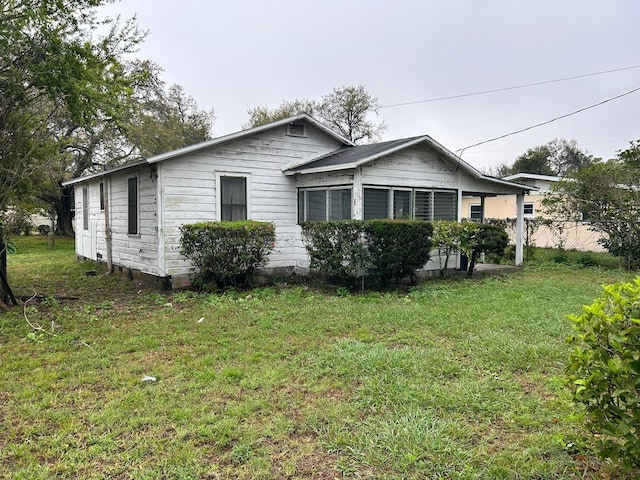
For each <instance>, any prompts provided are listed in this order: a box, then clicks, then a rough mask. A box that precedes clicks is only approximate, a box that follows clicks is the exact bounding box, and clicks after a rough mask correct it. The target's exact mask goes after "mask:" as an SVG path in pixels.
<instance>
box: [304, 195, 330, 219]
mask: <svg viewBox="0 0 640 480" xmlns="http://www.w3.org/2000/svg"><path fill="white" fill-rule="evenodd" d="M307 203H308V207H307V220H308V221H310V222H314V221H318V220H326V219H327V191H326V190H309V191H307Z"/></svg>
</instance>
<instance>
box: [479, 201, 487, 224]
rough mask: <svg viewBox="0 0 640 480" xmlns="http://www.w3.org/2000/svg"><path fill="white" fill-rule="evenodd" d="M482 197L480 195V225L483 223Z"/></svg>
mask: <svg viewBox="0 0 640 480" xmlns="http://www.w3.org/2000/svg"><path fill="white" fill-rule="evenodd" d="M485 198H486V197H485V196H484V195H480V223H484V200H485Z"/></svg>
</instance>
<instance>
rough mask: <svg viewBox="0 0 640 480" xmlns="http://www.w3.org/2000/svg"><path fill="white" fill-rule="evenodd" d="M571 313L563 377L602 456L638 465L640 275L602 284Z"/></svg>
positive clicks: (639, 441) (639, 463) (639, 431)
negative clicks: (571, 331) (594, 295)
mask: <svg viewBox="0 0 640 480" xmlns="http://www.w3.org/2000/svg"><path fill="white" fill-rule="evenodd" d="M603 292H604V293H603V295H602V297H600V298H598V299H596V301H595V302H594V303H593V304H592V305H590V306H585V307H584V308H583V311H582V314H581V315H580V316H572V317H570V318H571V320H572V321H573V324H574V335H573V336H572V337H570V341H571V342H572V343H573V344H574V345H575V347H574V349H573V351H572V352H571V354H570V357H569V364H568V366H567V369H566V371H567V377H568V380H569V386H570V388H571V391H572V394H573V397H574V399H575V401H576V402H578V403H580V404H582V405H584V407H585V410H586V420H587V426H588V427H589V429H590V430H591V431H592V432H593V433H595V434H596V438H597V443H598V447H599V450H600V453H601V455H602V456H604V457H607V458H612V459H614V460H616V459H621V460H622V461H623V463H626V464H627V465H634V466H638V465H640V277H639V278H636V279H635V281H634V282H627V283H618V284H614V285H608V286H605V287H604V291H603Z"/></svg>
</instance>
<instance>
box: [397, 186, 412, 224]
mask: <svg viewBox="0 0 640 480" xmlns="http://www.w3.org/2000/svg"><path fill="white" fill-rule="evenodd" d="M393 218H399V219H402V218H404V219H408V218H411V192H410V191H408V190H406V191H405V190H395V191H394V192H393Z"/></svg>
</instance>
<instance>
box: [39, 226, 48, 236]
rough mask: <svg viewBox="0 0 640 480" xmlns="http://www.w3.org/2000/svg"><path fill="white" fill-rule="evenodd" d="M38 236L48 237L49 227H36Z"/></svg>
mask: <svg viewBox="0 0 640 480" xmlns="http://www.w3.org/2000/svg"><path fill="white" fill-rule="evenodd" d="M36 228H37V230H38V235H49V234H50V233H51V227H50V226H49V225H38V226H37V227H36Z"/></svg>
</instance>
